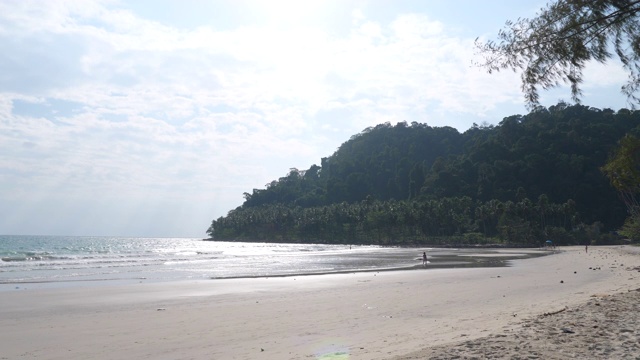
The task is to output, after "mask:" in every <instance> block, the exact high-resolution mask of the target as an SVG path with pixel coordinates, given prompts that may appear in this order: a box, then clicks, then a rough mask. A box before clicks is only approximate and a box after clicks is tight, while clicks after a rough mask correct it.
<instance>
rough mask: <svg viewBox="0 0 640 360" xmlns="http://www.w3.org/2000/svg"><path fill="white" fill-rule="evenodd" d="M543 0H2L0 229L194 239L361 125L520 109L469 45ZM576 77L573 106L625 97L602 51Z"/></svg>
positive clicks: (505, 78) (554, 95) (519, 98)
mask: <svg viewBox="0 0 640 360" xmlns="http://www.w3.org/2000/svg"><path fill="white" fill-rule="evenodd" d="M545 3H546V1H538V0H519V1H513V0H483V1H476V0H442V1H441V0H430V1H422V0H416V1H408V0H407V1H402V0H397V1H396V0H394V1H391V0H388V1H382V0H369V1H367V0H325V1H321V0H308V1H299V0H295V1H294V0H269V1H250V0H237V1H231V0H227V1H220V0H206V1H205V0H182V1H178V0H171V1H170V0H139V1H114V0H104V1H102V0H68V1H67V0H48V1H43V0H33V1H31V0H3V1H1V2H0V47H1V48H2V49H3V50H2V52H1V53H0V69H1V70H0V234H14V235H97V236H144V237H195V238H204V237H206V230H207V228H208V227H209V225H210V223H211V221H212V220H213V219H216V218H218V217H220V216H224V215H226V214H227V212H228V211H230V210H232V209H234V208H236V207H237V206H239V205H241V204H242V202H243V200H244V198H243V196H242V194H243V193H244V192H249V193H251V192H252V190H253V189H254V188H257V189H262V188H264V187H265V184H267V183H269V182H271V181H272V180H277V179H278V178H280V177H283V176H285V175H286V174H287V173H288V172H289V170H290V169H291V168H297V169H300V170H305V169H308V168H309V167H310V166H311V165H313V164H318V165H319V164H320V160H321V158H322V157H328V156H331V155H332V154H333V153H334V152H335V150H336V149H337V148H338V147H339V146H340V145H341V144H342V143H344V142H345V141H347V140H348V139H349V138H350V137H351V136H352V135H355V134H358V133H360V132H361V131H362V130H364V129H365V128H367V127H370V126H375V125H377V124H381V123H385V122H389V123H391V124H395V123H397V122H400V121H406V122H407V123H411V122H414V121H415V122H419V123H426V124H428V125H430V126H435V127H441V126H451V127H454V128H456V129H458V131H460V132H464V131H465V130H467V129H469V128H470V127H472V126H473V124H474V123H476V124H479V125H482V124H485V125H487V124H492V125H497V124H499V123H500V121H502V119H503V118H505V117H508V116H511V115H515V114H526V113H527V110H526V107H525V104H524V98H523V95H522V93H521V92H520V81H519V74H518V73H514V72H510V71H506V72H501V73H497V74H491V75H489V74H487V73H486V71H485V70H483V69H481V68H478V67H476V66H474V65H473V62H474V61H478V60H480V59H481V58H480V57H479V55H478V54H477V51H476V50H475V48H474V46H473V44H474V40H475V39H476V38H478V37H479V38H480V39H495V38H496V35H497V33H498V30H500V29H501V28H503V26H504V24H505V21H507V20H509V19H512V20H515V19H517V18H518V17H533V16H535V14H536V12H537V11H538V10H539V9H540V8H541V7H543V6H544V5H545ZM584 77H585V82H584V84H583V87H584V88H583V90H584V97H583V98H582V103H583V104H584V105H588V106H593V107H597V108H611V109H614V110H617V109H620V108H624V107H628V106H629V105H628V104H627V102H626V99H625V97H624V96H622V95H621V94H620V86H621V85H623V84H624V83H625V81H626V79H627V76H626V74H625V73H624V72H623V71H622V69H621V68H620V67H619V66H618V65H616V64H615V63H612V64H608V65H607V64H605V65H601V64H589V65H588V67H587V70H586V71H585V76H584ZM570 98H571V96H570V93H569V90H568V89H567V88H560V89H554V90H552V91H548V92H543V93H541V103H542V105H544V106H551V105H554V104H556V103H557V102H558V101H560V100H564V101H569V100H570Z"/></svg>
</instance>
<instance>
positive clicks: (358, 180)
mask: <svg viewBox="0 0 640 360" xmlns="http://www.w3.org/2000/svg"><path fill="white" fill-rule="evenodd" d="M628 133H629V134H634V135H636V136H640V112H637V111H630V110H626V109H622V110H619V111H613V110H610V109H604V110H601V109H596V108H590V107H587V106H582V105H571V106H569V105H566V104H564V103H560V104H558V105H555V106H552V107H550V108H548V109H547V108H539V109H537V110H536V111H533V112H531V113H529V114H527V115H524V116H521V115H514V116H510V117H507V118H505V119H503V120H502V121H501V122H500V123H499V125H497V126H477V125H474V126H473V127H472V128H471V129H469V130H467V131H465V132H464V133H462V134H461V133H459V132H458V131H457V130H456V129H453V128H450V127H431V126H428V125H426V124H420V123H415V122H413V123H411V124H407V123H398V124H397V125H394V126H392V125H390V124H388V123H386V124H381V125H378V126H376V127H372V128H367V129H365V130H364V131H362V132H361V133H360V134H357V135H354V136H353V137H351V139H349V140H348V141H347V142H345V143H344V144H342V145H341V146H340V147H339V148H338V150H337V151H336V152H335V153H334V154H333V155H331V156H329V157H327V158H322V162H321V164H320V166H318V165H313V166H311V167H310V168H309V169H307V170H298V169H291V171H290V172H289V174H287V175H286V176H284V177H281V178H280V179H278V180H274V181H272V182H271V183H270V184H267V185H266V188H265V189H253V191H252V192H251V193H248V192H247V193H245V194H244V196H245V202H244V204H243V205H242V206H240V207H238V208H237V209H235V210H232V211H230V212H229V214H228V215H227V216H226V217H221V218H219V219H217V220H214V221H213V222H212V224H211V227H210V228H209V230H208V233H209V235H210V236H211V237H212V238H213V239H215V240H243V241H247V240H259V241H316V242H317V241H321V242H352V243H386V244H389V243H429V242H434V241H437V242H442V241H445V240H443V238H446V237H455V238H456V241H458V242H460V241H471V242H474V241H475V242H482V241H489V240H488V239H490V240H491V241H493V242H495V241H503V242H513V241H525V242H527V243H535V242H539V241H541V240H542V239H545V238H547V237H550V236H551V235H553V234H555V236H557V237H561V238H563V239H564V240H563V241H566V242H572V241H574V242H577V241H583V240H584V239H581V238H580V236H579V235H578V234H576V233H575V232H576V231H578V230H577V229H581V230H580V231H582V232H583V233H584V232H585V231H587V230H588V231H587V232H589V231H590V232H591V233H596V234H599V233H602V232H608V231H611V230H615V229H617V228H618V227H620V226H621V225H622V223H623V221H624V219H625V216H626V212H625V207H624V204H623V203H622V202H621V201H620V200H619V198H618V196H617V194H616V191H615V189H614V188H613V187H612V186H611V185H610V184H609V181H608V179H607V178H606V177H605V176H604V175H603V173H602V172H601V171H600V168H601V167H602V166H603V165H605V163H606V162H607V159H608V157H609V156H610V155H611V151H612V150H613V149H614V148H615V147H616V145H617V143H618V141H619V140H620V139H621V138H622V137H623V136H624V135H625V134H628ZM488 209H492V210H491V211H489V210H488ZM429 224H431V225H429ZM513 229H520V230H518V231H519V233H518V234H513V233H510V231H512V232H513V231H515V230H513ZM585 229H587V230H585ZM556 233H558V234H556ZM516 235H517V236H518V237H519V238H520V239H522V240H515V238H514V237H515V236H516ZM585 236H586V235H585ZM589 236H591V235H589Z"/></svg>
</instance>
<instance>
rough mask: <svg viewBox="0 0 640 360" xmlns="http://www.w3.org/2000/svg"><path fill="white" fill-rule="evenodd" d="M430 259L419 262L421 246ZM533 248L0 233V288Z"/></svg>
mask: <svg viewBox="0 0 640 360" xmlns="http://www.w3.org/2000/svg"><path fill="white" fill-rule="evenodd" d="M423 252H426V253H427V254H428V260H429V262H428V264H427V265H426V266H424V265H423V264H422V253H423ZM535 255H536V252H535V251H529V252H528V251H522V250H518V251H516V252H514V251H507V250H495V249H494V250H486V249H483V250H477V249H455V248H447V249H434V248H402V247H381V246H362V245H348V244H347V245H325V244H283V243H254V242H222V241H207V240H203V239H192V238H137V237H104V236H86V237H78V236H24V235H20V236H15V235H0V290H7V289H18V288H21V287H25V286H29V285H31V286H33V285H34V284H38V285H39V286H41V287H42V286H49V287H51V286H74V285H78V284H97V283H105V282H108V283H115V282H118V283H127V282H142V281H145V282H150V281H153V282H159V281H179V280H215V279H225V278H246V277H274V276H294V275H313V274H329V273H344V272H362V271H384V270H395V269H407V270H408V269H420V270H423V269H435V268H455V267H478V266H505V265H508V263H509V261H510V260H513V259H518V258H525V257H531V256H535Z"/></svg>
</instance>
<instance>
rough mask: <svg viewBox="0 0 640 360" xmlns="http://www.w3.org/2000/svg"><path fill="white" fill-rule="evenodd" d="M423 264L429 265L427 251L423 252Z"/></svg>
mask: <svg viewBox="0 0 640 360" xmlns="http://www.w3.org/2000/svg"><path fill="white" fill-rule="evenodd" d="M422 265H423V266H427V253H426V252H423V253H422Z"/></svg>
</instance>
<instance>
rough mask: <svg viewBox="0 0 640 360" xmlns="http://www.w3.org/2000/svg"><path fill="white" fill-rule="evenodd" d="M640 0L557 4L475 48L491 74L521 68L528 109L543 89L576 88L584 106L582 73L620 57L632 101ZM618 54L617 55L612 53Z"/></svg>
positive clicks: (639, 53) (562, 0)
mask: <svg viewBox="0 0 640 360" xmlns="http://www.w3.org/2000/svg"><path fill="white" fill-rule="evenodd" d="M638 14H640V1H637V0H635V1H634V0H590V1H585V0H556V1H553V2H551V3H549V4H548V5H547V7H546V8H543V9H541V11H540V12H539V13H537V14H536V17H534V18H532V19H528V18H520V19H518V20H516V21H507V23H506V27H505V28H504V29H503V30H500V31H499V32H498V40H497V41H493V40H489V41H487V42H482V41H480V40H479V39H476V47H477V49H478V50H479V51H480V53H481V54H482V55H483V56H484V60H483V61H482V62H479V63H478V65H480V66H482V67H484V68H486V69H487V70H488V72H489V73H492V72H494V71H500V70H504V69H512V70H522V75H521V79H522V91H523V93H524V95H525V99H526V101H527V103H528V104H529V106H531V107H532V108H535V107H536V106H537V105H538V100H539V95H538V87H541V88H542V89H545V90H546V89H549V88H553V87H556V86H558V85H560V84H562V83H565V84H570V85H571V95H572V98H573V100H574V101H576V102H579V99H580V95H581V90H580V83H581V82H582V81H583V76H582V75H583V74H582V71H583V69H584V67H585V65H586V64H587V63H588V62H589V61H592V60H595V61H598V62H601V63H604V62H606V61H607V60H609V59H611V58H612V57H613V56H614V53H615V55H617V57H618V58H619V59H620V60H621V62H622V64H623V66H624V68H625V70H626V71H627V72H628V73H629V81H628V82H627V84H625V85H624V86H622V92H623V93H624V94H625V95H627V97H628V99H629V101H630V102H633V103H637V102H638V100H639V99H638V97H636V96H635V93H636V91H637V90H638V87H639V86H640V67H639V65H640V21H638ZM611 50H613V51H611Z"/></svg>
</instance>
